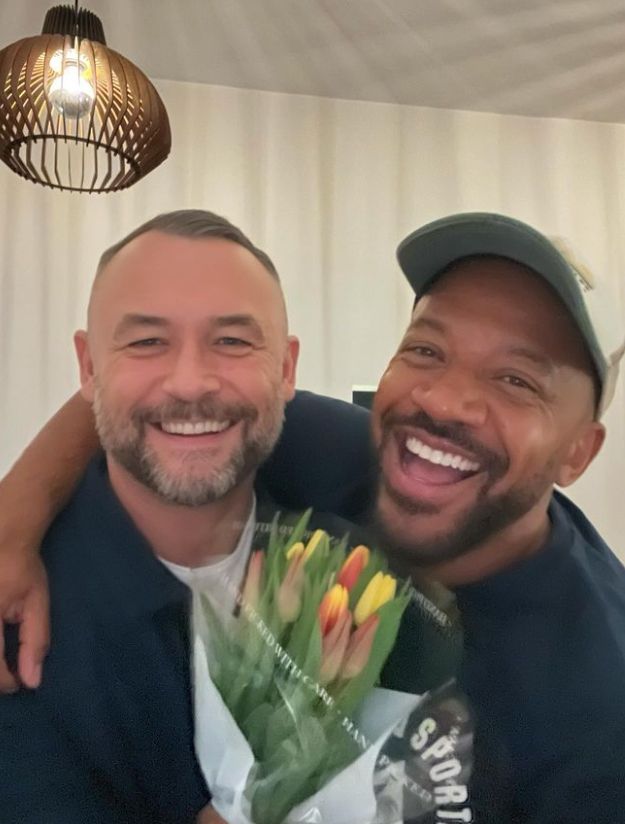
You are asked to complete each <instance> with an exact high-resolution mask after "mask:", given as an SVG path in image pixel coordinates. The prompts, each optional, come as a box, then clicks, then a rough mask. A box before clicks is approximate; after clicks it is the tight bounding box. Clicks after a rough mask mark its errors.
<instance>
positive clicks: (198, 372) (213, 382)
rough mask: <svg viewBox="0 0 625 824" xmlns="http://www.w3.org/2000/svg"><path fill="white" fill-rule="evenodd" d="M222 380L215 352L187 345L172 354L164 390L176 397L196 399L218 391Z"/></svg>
mask: <svg viewBox="0 0 625 824" xmlns="http://www.w3.org/2000/svg"><path fill="white" fill-rule="evenodd" d="M221 385H222V381H221V377H220V374H219V368H218V364H217V361H216V356H215V355H214V354H211V353H208V352H206V351H203V350H202V348H201V347H200V346H195V345H186V346H184V347H181V349H180V350H179V351H178V352H176V353H175V354H174V355H173V356H172V360H171V362H170V365H169V369H168V371H167V374H166V376H165V378H164V380H163V390H164V391H165V392H167V394H168V395H171V396H172V397H174V398H178V399H179V400H184V401H195V400H198V399H199V398H201V397H202V396H203V395H206V394H209V393H215V392H218V391H219V390H220V389H221Z"/></svg>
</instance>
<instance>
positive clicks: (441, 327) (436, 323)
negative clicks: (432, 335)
mask: <svg viewBox="0 0 625 824" xmlns="http://www.w3.org/2000/svg"><path fill="white" fill-rule="evenodd" d="M420 326H426V327H429V328H430V329H433V330H434V331H435V332H445V331H446V329H447V327H446V326H445V324H444V323H441V321H440V320H434V318H423V317H421V318H417V319H416V320H413V321H411V322H410V325H409V327H408V328H409V329H417V328H418V327H420Z"/></svg>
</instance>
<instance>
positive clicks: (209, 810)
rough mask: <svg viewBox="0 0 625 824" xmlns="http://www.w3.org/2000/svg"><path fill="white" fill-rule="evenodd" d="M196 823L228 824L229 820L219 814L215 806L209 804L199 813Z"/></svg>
mask: <svg viewBox="0 0 625 824" xmlns="http://www.w3.org/2000/svg"><path fill="white" fill-rule="evenodd" d="M196 824H228V822H227V821H226V820H225V819H223V818H222V817H221V816H220V815H219V813H218V812H217V810H215V808H214V807H212V806H211V805H210V804H208V805H207V806H206V807H204V809H203V810H202V811H201V812H200V814H199V815H198V817H197V819H196Z"/></svg>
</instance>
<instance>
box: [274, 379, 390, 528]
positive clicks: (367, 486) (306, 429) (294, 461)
mask: <svg viewBox="0 0 625 824" xmlns="http://www.w3.org/2000/svg"><path fill="white" fill-rule="evenodd" d="M374 467H375V461H374V456H373V451H372V449H371V447H370V441H369V413H368V412H367V410H366V409H362V408H361V407H358V406H355V405H354V404H351V403H346V402H345V401H340V400H336V399H335V398H329V397H325V396H323V395H316V394H314V393H312V392H298V393H297V394H296V396H295V398H294V399H293V400H292V401H291V402H290V403H289V404H288V406H287V408H286V415H285V423H284V429H283V431H282V435H281V437H280V440H279V442H278V444H277V446H276V449H275V451H274V453H273V455H272V456H271V458H270V459H269V460H268V461H267V463H266V464H265V466H264V467H263V468H262V470H261V473H260V476H261V479H262V482H263V483H264V484H265V485H266V487H267V488H268V489H269V490H270V492H271V494H272V496H273V497H274V499H275V500H277V501H278V502H279V503H280V504H283V505H284V506H286V507H290V508H293V509H305V508H306V507H307V506H312V507H313V508H314V509H317V510H322V511H328V512H334V513H335V514H338V515H342V516H344V517H347V518H357V517H359V515H360V513H361V512H362V511H363V510H364V509H365V508H366V506H367V504H368V501H369V499H370V496H371V490H372V487H373V483H374V479H375V469H374Z"/></svg>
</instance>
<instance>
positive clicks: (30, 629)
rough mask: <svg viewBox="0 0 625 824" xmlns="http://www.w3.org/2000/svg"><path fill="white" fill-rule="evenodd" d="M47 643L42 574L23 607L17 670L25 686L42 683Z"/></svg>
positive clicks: (44, 579) (46, 592)
mask: <svg viewBox="0 0 625 824" xmlns="http://www.w3.org/2000/svg"><path fill="white" fill-rule="evenodd" d="M49 645H50V617H49V602H48V586H47V579H46V576H45V573H42V575H41V576H40V578H39V579H38V580H37V582H36V583H34V584H33V586H32V587H31V589H30V590H29V592H28V594H27V595H26V598H25V599H24V605H23V607H22V621H21V624H20V650H19V656H18V672H19V676H20V679H21V681H22V683H23V684H24V685H25V686H26V687H30V688H31V689H36V688H37V687H38V686H39V685H40V684H41V672H42V667H43V661H44V658H45V657H46V654H47V652H48V647H49Z"/></svg>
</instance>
